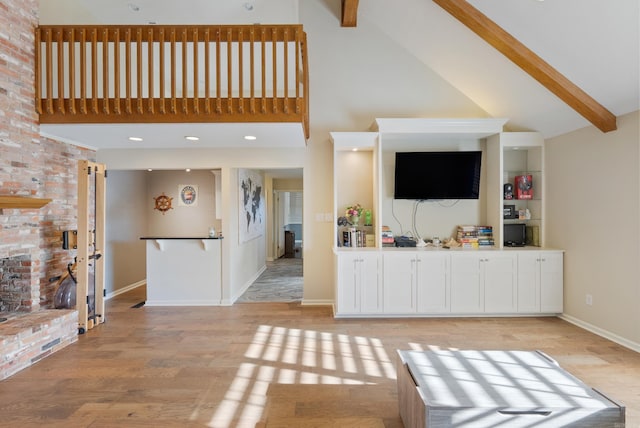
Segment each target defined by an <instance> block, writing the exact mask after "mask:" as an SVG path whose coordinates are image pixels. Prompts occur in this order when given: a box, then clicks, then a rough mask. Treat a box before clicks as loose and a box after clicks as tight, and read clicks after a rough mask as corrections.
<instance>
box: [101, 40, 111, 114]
mask: <svg viewBox="0 0 640 428" xmlns="http://www.w3.org/2000/svg"><path fill="white" fill-rule="evenodd" d="M102 98H103V100H104V104H103V105H102V111H103V113H104V114H109V113H110V111H109V30H108V29H106V28H105V29H104V30H102Z"/></svg>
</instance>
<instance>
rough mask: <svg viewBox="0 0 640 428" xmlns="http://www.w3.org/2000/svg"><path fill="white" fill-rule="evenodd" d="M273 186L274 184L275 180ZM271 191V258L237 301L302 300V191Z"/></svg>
mask: <svg viewBox="0 0 640 428" xmlns="http://www.w3.org/2000/svg"><path fill="white" fill-rule="evenodd" d="M274 182H275V180H274ZM274 184H276V185H275V186H274V189H273V199H272V200H273V203H272V207H271V209H270V210H269V214H271V215H272V216H273V221H272V222H270V223H271V227H272V233H271V236H272V242H271V251H270V252H271V257H270V258H269V259H268V260H267V262H266V269H265V271H264V272H263V273H262V274H261V275H260V276H259V277H258V278H257V279H256V281H254V282H253V284H251V286H250V287H249V288H248V289H247V290H246V291H245V292H244V293H243V295H242V296H240V298H239V299H238V300H237V301H236V302H238V303H241V302H245V303H246V302H294V301H301V300H302V296H303V268H302V252H303V246H304V237H303V223H302V221H303V220H302V219H303V215H302V206H303V191H302V190H298V189H295V190H292V188H295V186H289V188H287V189H278V188H276V187H277V184H278V183H274Z"/></svg>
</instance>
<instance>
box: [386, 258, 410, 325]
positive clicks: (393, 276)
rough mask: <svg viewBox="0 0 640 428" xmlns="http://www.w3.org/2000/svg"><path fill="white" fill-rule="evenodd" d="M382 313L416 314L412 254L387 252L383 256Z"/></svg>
mask: <svg viewBox="0 0 640 428" xmlns="http://www.w3.org/2000/svg"><path fill="white" fill-rule="evenodd" d="M383 260H384V261H383V268H382V270H383V277H384V279H383V281H382V283H383V289H384V293H383V295H384V312H385V313H387V314H407V313H414V312H416V299H415V271H416V267H415V265H416V256H415V254H414V253H404V252H397V253H392V252H387V253H384V255H383Z"/></svg>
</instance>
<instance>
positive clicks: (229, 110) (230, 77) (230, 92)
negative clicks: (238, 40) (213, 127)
mask: <svg viewBox="0 0 640 428" xmlns="http://www.w3.org/2000/svg"><path fill="white" fill-rule="evenodd" d="M232 41H233V36H232V34H231V28H229V29H227V102H228V104H227V113H229V114H231V113H233V74H232V73H233V58H232V53H233V52H232V49H231V48H232V44H233V43H232Z"/></svg>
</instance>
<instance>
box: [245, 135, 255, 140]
mask: <svg viewBox="0 0 640 428" xmlns="http://www.w3.org/2000/svg"><path fill="white" fill-rule="evenodd" d="M244 139H245V140H250V141H253V140H257V138H256V137H255V136H254V135H245V136H244Z"/></svg>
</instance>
